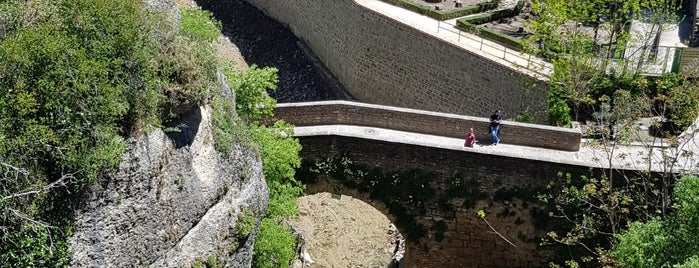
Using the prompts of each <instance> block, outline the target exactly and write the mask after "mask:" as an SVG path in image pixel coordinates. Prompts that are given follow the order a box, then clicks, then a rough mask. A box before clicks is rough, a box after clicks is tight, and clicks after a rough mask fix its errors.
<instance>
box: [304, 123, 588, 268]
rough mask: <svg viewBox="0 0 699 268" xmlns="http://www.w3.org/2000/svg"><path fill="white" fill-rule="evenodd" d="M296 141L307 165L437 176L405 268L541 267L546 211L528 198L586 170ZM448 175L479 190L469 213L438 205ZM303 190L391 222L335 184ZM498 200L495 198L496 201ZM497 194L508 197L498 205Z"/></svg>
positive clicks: (458, 206)
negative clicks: (357, 204)
mask: <svg viewBox="0 0 699 268" xmlns="http://www.w3.org/2000/svg"><path fill="white" fill-rule="evenodd" d="M299 139H300V141H301V144H302V146H303V150H302V151H301V156H302V158H303V159H304V160H306V161H310V162H314V161H316V160H318V161H320V160H324V159H327V158H328V157H334V158H339V157H343V156H346V157H348V158H349V159H351V160H352V161H353V162H354V163H356V164H363V165H366V166H367V168H368V169H373V168H378V169H381V170H382V171H384V172H398V171H405V170H407V169H420V170H426V171H429V172H434V173H435V174H436V175H435V176H434V177H433V178H431V179H430V183H429V184H430V185H429V186H426V187H431V188H433V189H436V193H435V195H434V198H433V199H432V200H431V201H429V202H426V203H428V205H427V210H426V212H425V213H424V214H423V215H420V216H418V217H416V219H415V220H417V222H419V223H421V224H422V225H423V226H425V227H428V228H429V229H428V230H429V233H428V236H427V237H425V238H423V239H422V240H421V241H420V242H419V243H416V242H415V241H408V244H407V250H406V257H405V258H406V259H405V262H404V263H405V265H406V267H542V266H545V264H546V262H547V261H548V260H549V259H550V258H551V256H552V248H546V247H541V246H539V243H540V242H541V238H542V237H544V235H545V232H546V231H547V230H551V229H550V228H551V225H552V224H553V223H552V222H550V220H549V218H548V217H547V216H546V210H544V209H542V208H541V207H539V206H537V203H536V202H534V195H535V194H536V193H537V192H539V191H541V192H543V191H544V188H545V186H546V184H548V183H549V182H550V181H551V180H555V179H556V178H557V175H556V173H558V172H559V171H562V172H570V173H572V174H574V175H581V174H587V173H588V172H589V169H588V168H587V167H580V166H570V165H563V164H556V163H549V162H541V161H535V160H524V159H515V158H508V157H501V156H495V155H489V154H482V153H474V152H468V151H453V150H446V149H439V148H428V147H422V146H416V145H407V144H395V143H388V142H383V141H376V140H364V139H358V138H351V137H340V136H314V137H300V138H299ZM454 177H459V178H460V179H462V181H471V180H472V181H475V182H476V184H477V185H478V186H477V188H478V189H476V191H474V192H472V193H471V194H472V195H478V196H481V195H482V196H481V197H479V198H478V200H477V202H476V203H475V205H474V206H472V207H471V206H467V205H464V204H465V201H464V200H463V199H459V198H455V199H450V200H449V204H451V205H452V206H453V207H454V211H453V212H449V213H446V212H445V210H444V209H442V208H440V205H438V203H439V202H440V201H439V200H440V199H442V198H446V196H447V194H446V192H447V191H448V190H447V189H449V185H450V183H452V180H453V178H454ZM307 190H308V191H309V193H314V192H319V191H329V192H334V193H337V194H346V195H352V196H354V197H356V198H360V199H362V200H364V201H365V202H367V203H370V204H373V205H374V206H375V207H377V208H378V209H379V210H381V211H383V212H384V213H386V214H387V215H388V216H389V218H391V220H396V217H395V216H394V215H391V214H392V213H391V212H390V209H387V206H386V204H381V202H380V201H377V200H376V199H372V198H371V197H370V195H369V194H367V193H366V192H361V191H358V190H357V189H352V188H350V187H348V186H346V184H343V183H342V182H338V181H332V180H322V181H319V182H317V183H309V184H308V186H307ZM498 193H499V194H498ZM483 194H484V195H483ZM498 195H500V196H501V198H500V199H498V198H497V197H496V196H498ZM502 196H509V197H508V198H505V199H506V200H504V199H502ZM480 209H482V210H484V211H485V212H486V215H487V219H488V221H489V222H490V224H492V225H493V227H494V228H495V229H496V230H497V231H498V232H500V233H501V234H502V235H503V236H504V237H506V238H507V239H508V240H510V241H512V242H513V243H514V244H515V245H516V246H517V247H513V246H511V245H510V244H508V243H507V242H505V241H504V240H503V239H501V238H499V237H498V236H497V235H496V234H494V233H493V231H492V230H491V229H490V228H489V227H488V226H487V224H485V223H484V221H483V220H482V219H479V218H478V217H477V216H476V211H477V210H480ZM450 213H453V214H450ZM440 221H443V222H444V223H446V230H445V231H444V232H443V234H442V235H443V239H442V240H441V241H440V240H439V239H437V236H438V234H437V232H435V230H433V229H432V227H433V226H435V223H437V222H440ZM399 227H400V226H399ZM400 231H401V233H404V234H405V233H406V232H404V230H400Z"/></svg>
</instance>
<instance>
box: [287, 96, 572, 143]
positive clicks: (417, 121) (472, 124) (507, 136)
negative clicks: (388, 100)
mask: <svg viewBox="0 0 699 268" xmlns="http://www.w3.org/2000/svg"><path fill="white" fill-rule="evenodd" d="M274 114H275V117H276V118H277V119H284V120H285V121H287V122H289V123H292V124H294V125H296V126H315V125H357V126H368V127H379V128H387V129H393V130H401V131H408V132H415V133H423V134H430V135H437V136H443V137H452V138H464V137H465V136H466V133H467V132H468V129H469V128H474V130H475V132H476V135H477V136H478V137H479V138H480V139H484V138H483V137H485V136H486V133H487V132H488V128H489V125H490V123H489V120H488V118H483V117H472V116H461V115H454V114H445V113H438V112H429V111H420V110H414V109H407V108H398V107H389V106H380V105H373V104H365V103H358V102H349V101H323V102H302V103H282V104H278V105H277V108H276V110H275V111H274ZM505 119H507V118H505ZM501 129H502V131H501V134H500V138H501V139H502V142H503V143H506V144H515V145H524V146H532V147H541V148H549V149H556V150H565V151H578V150H579V149H580V139H581V137H582V135H581V133H580V131H579V130H573V129H568V128H559V127H550V126H543V125H535V124H524V123H518V122H511V121H503V122H502V123H501Z"/></svg>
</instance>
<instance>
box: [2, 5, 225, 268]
mask: <svg viewBox="0 0 699 268" xmlns="http://www.w3.org/2000/svg"><path fill="white" fill-rule="evenodd" d="M193 14H196V12H194V13H193ZM185 17H187V16H185ZM162 18H163V17H162V16H158V15H157V14H154V13H151V12H148V11H146V10H145V9H144V6H143V3H142V1H139V0H124V1H109V0H57V1H31V0H30V1H19V0H10V1H2V2H0V22H1V23H0V24H2V26H3V27H2V30H1V31H0V105H2V107H3V109H0V156H2V157H1V158H0V164H6V165H5V166H3V170H4V171H10V172H3V173H1V174H0V200H3V201H2V203H3V204H2V206H0V207H1V209H2V212H1V213H0V214H2V217H1V218H0V226H2V228H0V229H2V230H3V232H2V233H0V245H1V246H0V247H2V250H1V251H0V263H3V264H6V265H18V266H22V267H30V266H37V267H47V266H56V267H62V266H64V265H65V263H66V262H67V260H68V259H69V258H70V253H69V252H68V251H67V250H66V247H65V246H64V245H65V244H66V243H65V238H66V236H67V235H69V229H68V226H70V223H69V220H68V214H69V207H70V200H73V199H74V197H75V196H74V195H76V194H77V195H79V194H81V193H82V190H83V188H84V186H86V185H88V184H90V183H93V182H95V181H96V180H97V179H98V178H99V177H100V176H102V175H103V174H105V173H110V172H112V171H114V170H115V168H116V167H117V165H118V163H119V161H120V160H121V155H122V154H123V152H124V151H125V150H126V142H125V140H124V137H125V136H127V135H135V134H138V133H141V132H143V131H147V130H149V129H152V128H153V127H159V126H160V125H161V124H162V123H161V118H162V117H163V113H165V114H170V113H172V111H174V109H173V107H191V106H195V105H200V104H202V103H203V102H204V101H205V100H206V99H208V95H209V94H210V93H209V92H210V88H211V86H212V85H215V83H216V81H215V79H213V78H215V76H214V74H215V73H214V71H215V64H212V62H213V63H215V61H213V59H214V57H213V45H211V44H210V42H209V41H208V40H209V39H210V38H209V36H204V37H201V36H200V35H196V34H189V35H186V34H187V27H184V29H183V33H182V34H181V35H180V34H179V33H178V32H174V31H172V30H170V31H167V29H166V30H163V29H160V28H159V27H163V26H164V23H162V22H161V21H160V20H161V19H162ZM210 29H211V28H209V31H210ZM214 29H215V28H214ZM156 33H157V34H156ZM156 38H160V39H158V40H156ZM206 38H209V39H207V40H206V41H207V42H208V43H205V42H204V41H202V40H204V39H206ZM185 48H186V49H185ZM17 176H19V177H17ZM59 178H63V179H61V180H59ZM54 182H55V183H54ZM63 184H65V185H66V186H65V187H67V189H65V190H61V191H55V188H58V187H63ZM22 191H26V192H28V193H32V192H33V193H34V194H27V195H21V197H22V198H18V196H17V195H16V194H18V193H23V192H22Z"/></svg>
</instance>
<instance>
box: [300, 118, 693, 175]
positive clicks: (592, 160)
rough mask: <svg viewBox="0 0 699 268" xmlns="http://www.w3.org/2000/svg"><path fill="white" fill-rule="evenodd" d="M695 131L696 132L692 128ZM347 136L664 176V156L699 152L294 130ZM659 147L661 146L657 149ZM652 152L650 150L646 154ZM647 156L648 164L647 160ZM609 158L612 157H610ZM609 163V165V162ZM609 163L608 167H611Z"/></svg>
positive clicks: (687, 160) (685, 165)
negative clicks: (472, 143) (468, 142)
mask: <svg viewBox="0 0 699 268" xmlns="http://www.w3.org/2000/svg"><path fill="white" fill-rule="evenodd" d="M693 130H694V131H697V129H696V128H693ZM325 135H328V136H333V135H336V136H346V137H354V138H362V139H370V140H381V141H387V142H394V143H405V144H412V145H419V146H426V147H435V148H441V149H447V150H458V151H466V152H473V153H478V154H492V155H498V156H504V157H512V158H523V159H532V160H539V161H547V162H553V163H562V164H569V165H578V166H589V167H598V168H607V167H609V165H610V164H611V165H612V167H614V168H617V169H626V170H648V167H649V165H650V167H651V170H653V171H656V172H663V171H666V170H670V169H669V168H670V167H668V166H666V165H664V163H667V161H663V154H664V153H665V155H670V156H673V155H681V154H682V153H685V155H687V154H686V153H687V152H699V146H698V144H699V138H697V136H699V135H694V137H692V139H689V140H687V142H685V143H684V144H681V146H680V147H679V148H681V149H679V148H671V147H649V146H640V145H617V146H614V150H613V153H612V151H611V149H610V148H609V147H607V148H606V149H605V148H602V147H601V146H598V145H595V144H596V143H595V142H585V141H584V142H583V146H581V148H580V151H577V152H568V151H560V150H552V149H545V148H536V147H527V146H518V145H511V144H507V141H506V140H503V141H502V142H503V143H500V144H499V145H497V146H493V145H489V144H490V142H489V141H488V140H487V138H486V140H483V139H482V137H481V139H479V143H477V144H476V145H475V146H474V147H473V148H467V147H464V146H463V144H464V140H463V139H456V138H448V137H440V136H434V135H426V134H419V133H411V132H404V131H397V130H390V129H383V128H376V127H363V126H349V125H323V126H304V127H296V128H295V136H296V137H305V136H325ZM658 146H660V145H658ZM650 148H652V150H649V149H650ZM648 155H650V156H651V157H650V159H651V163H650V164H649V163H648V161H647V160H646V159H648ZM609 156H612V157H609ZM698 156H699V155H697V154H693V153H690V154H688V155H687V157H680V159H679V160H678V161H677V163H676V164H675V166H674V167H672V169H671V170H672V171H673V172H680V173H691V174H698V173H699V168H698V167H699V166H698V165H699V157H698ZM609 159H611V161H610V160H609ZM610 162H611V163H610Z"/></svg>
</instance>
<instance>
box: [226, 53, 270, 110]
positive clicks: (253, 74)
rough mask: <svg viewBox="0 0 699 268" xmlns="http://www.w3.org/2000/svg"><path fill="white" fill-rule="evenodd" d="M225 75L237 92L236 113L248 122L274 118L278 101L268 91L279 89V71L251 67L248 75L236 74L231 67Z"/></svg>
mask: <svg viewBox="0 0 699 268" xmlns="http://www.w3.org/2000/svg"><path fill="white" fill-rule="evenodd" d="M224 73H225V74H226V78H227V79H228V83H229V85H230V86H231V88H232V89H233V90H235V101H236V103H235V104H236V111H237V112H238V115H239V116H240V117H242V118H244V119H246V120H248V121H252V122H256V121H258V120H260V119H261V118H263V117H265V116H272V111H273V110H274V107H275V106H276V105H277V101H276V100H275V99H273V98H271V97H270V96H269V95H268V94H267V90H276V89H277V82H278V77H277V69H276V68H272V67H264V68H262V69H260V68H258V67H257V66H256V65H254V64H253V65H252V66H250V69H249V70H248V72H247V73H234V72H232V71H231V69H230V67H227V68H225V70H224Z"/></svg>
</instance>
